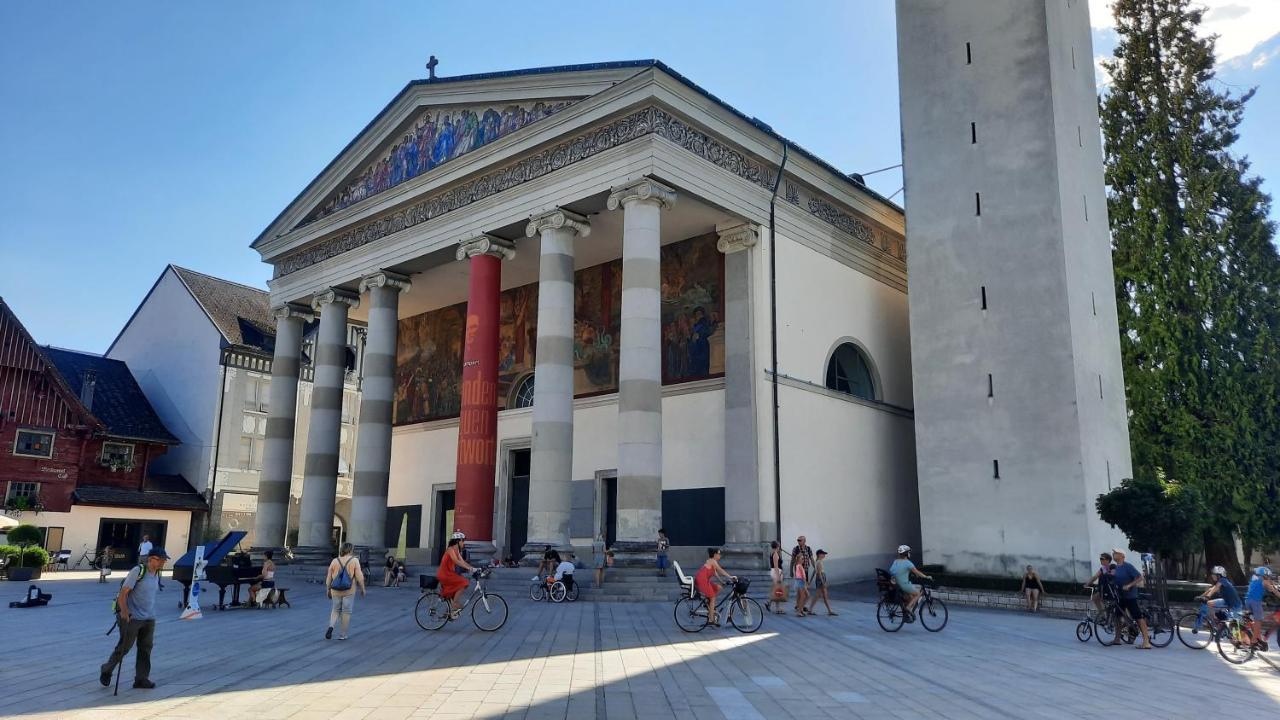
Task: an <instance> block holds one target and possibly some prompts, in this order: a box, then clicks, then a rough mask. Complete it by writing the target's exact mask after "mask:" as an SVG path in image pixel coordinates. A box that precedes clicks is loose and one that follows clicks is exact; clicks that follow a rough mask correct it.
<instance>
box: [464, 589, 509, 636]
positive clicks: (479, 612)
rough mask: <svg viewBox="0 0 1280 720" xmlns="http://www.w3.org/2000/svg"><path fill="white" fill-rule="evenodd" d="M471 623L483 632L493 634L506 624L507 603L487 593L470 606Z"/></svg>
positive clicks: (497, 596)
mask: <svg viewBox="0 0 1280 720" xmlns="http://www.w3.org/2000/svg"><path fill="white" fill-rule="evenodd" d="M471 622H473V623H475V624H476V627H478V628H480V629H481V630H484V631H485V632H493V631H494V630H497V629H498V628H500V627H502V626H503V625H505V624H506V623H507V601H506V600H503V599H502V596H501V595H495V594H494V593H491V592H487V593H485V594H484V595H483V596H481V597H480V598H478V599H477V600H476V601H475V602H473V603H472V604H471Z"/></svg>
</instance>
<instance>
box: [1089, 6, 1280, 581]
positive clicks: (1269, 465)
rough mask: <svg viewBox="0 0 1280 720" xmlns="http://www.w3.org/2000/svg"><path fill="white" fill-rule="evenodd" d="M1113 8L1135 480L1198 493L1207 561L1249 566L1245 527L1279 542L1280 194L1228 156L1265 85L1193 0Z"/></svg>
mask: <svg viewBox="0 0 1280 720" xmlns="http://www.w3.org/2000/svg"><path fill="white" fill-rule="evenodd" d="M1112 7H1113V11H1114V13H1115V17H1116V31H1117V34H1118V36H1119V41H1118V43H1117V45H1116V50H1115V57H1114V58H1113V59H1111V60H1109V61H1105V62H1104V63H1103V66H1104V68H1105V69H1106V70H1107V72H1108V73H1109V74H1110V76H1111V85H1110V87H1109V88H1108V89H1107V91H1106V92H1105V93H1104V95H1103V96H1102V98H1101V101H1100V115H1101V120H1102V128H1103V134H1104V137H1105V148H1106V180H1107V185H1108V188H1109V190H1108V192H1109V196H1108V210H1109V212H1110V216H1111V227H1112V249H1113V259H1114V263H1115V278H1116V300H1117V307H1118V312H1119V320H1120V335H1121V338H1120V339H1121V352H1122V356H1123V361H1124V370H1125V389H1126V393H1127V398H1128V404H1129V412H1130V437H1131V440H1132V450H1133V467H1134V476H1135V480H1137V481H1142V482H1146V483H1150V482H1160V479H1161V478H1165V477H1168V478H1178V481H1179V483H1180V485H1183V486H1185V487H1187V488H1190V489H1194V490H1195V491H1196V493H1197V495H1198V497H1199V498H1200V499H1201V500H1202V501H1203V504H1204V508H1205V511H1206V513H1207V518H1206V522H1205V523H1203V525H1202V533H1203V544H1204V550H1205V554H1206V557H1207V559H1208V560H1209V561H1210V562H1211V563H1213V564H1222V565H1225V566H1227V567H1228V568H1231V569H1232V570H1233V571H1234V573H1233V574H1235V575H1237V576H1239V574H1240V570H1239V565H1238V563H1237V562H1236V559H1235V552H1234V541H1233V534H1237V533H1238V534H1240V535H1241V537H1242V538H1244V540H1245V542H1246V543H1250V544H1252V545H1256V546H1261V545H1264V544H1269V543H1274V535H1271V533H1274V531H1275V529H1276V528H1275V527H1274V525H1272V526H1271V527H1268V526H1267V524H1266V523H1265V522H1263V521H1262V518H1263V517H1264V514H1265V513H1266V512H1267V511H1268V510H1270V511H1271V513H1272V514H1274V510H1275V507H1276V499H1275V498H1276V477H1277V468H1280V463H1278V462H1277V446H1278V445H1280V422H1278V420H1277V419H1278V417H1280V412H1278V411H1277V400H1276V390H1277V387H1278V386H1280V384H1278V382H1277V380H1278V379H1280V351H1278V349H1277V338H1276V336H1275V334H1274V333H1275V332H1276V328H1277V327H1280V326H1277V324H1276V323H1277V320H1280V302H1278V301H1277V292H1278V290H1280V260H1278V259H1277V256H1276V250H1275V247H1274V245H1273V244H1272V242H1271V240H1272V237H1273V235H1274V226H1273V225H1272V224H1271V223H1270V222H1269V221H1268V220H1267V217H1268V212H1269V209H1270V198H1268V197H1267V196H1266V195H1265V194H1264V193H1262V192H1261V190H1260V189H1259V186H1260V181H1259V180H1258V179H1257V178H1256V177H1251V176H1250V175H1249V164H1248V161H1247V160H1246V159H1244V158H1237V157H1235V156H1234V155H1232V153H1231V146H1232V145H1233V143H1235V141H1236V139H1237V137H1238V133H1237V128H1238V127H1239V125H1240V122H1241V119H1242V117H1243V113H1244V107H1245V104H1246V103H1247V102H1248V100H1249V98H1250V97H1252V95H1253V91H1252V90H1250V91H1247V92H1244V93H1242V94H1240V95H1233V94H1232V93H1230V92H1228V91H1226V90H1224V89H1221V88H1220V87H1219V86H1218V85H1217V84H1215V82H1214V39H1213V38H1211V37H1210V38H1202V37H1199V36H1198V29H1199V26H1200V22H1201V18H1202V15H1203V10H1201V9H1199V8H1197V7H1195V6H1192V5H1191V3H1190V0H1116V2H1115V3H1114V4H1113V6H1112ZM1122 527H1123V526H1122ZM1269 536H1270V537H1269Z"/></svg>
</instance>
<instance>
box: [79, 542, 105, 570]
mask: <svg viewBox="0 0 1280 720" xmlns="http://www.w3.org/2000/svg"><path fill="white" fill-rule="evenodd" d="M80 549H81V550H84V553H82V554H81V555H80V559H79V560H76V564H75V565H73V566H71V569H72V570H79V569H80V563H82V562H84V561H86V560H88V561H89V567H91V568H93V569H94V570H101V569H102V560H103V557H102V556H103V553H102V552H98V553H97V554H96V555H95V554H90V553H89V546H88V545H81V546H80Z"/></svg>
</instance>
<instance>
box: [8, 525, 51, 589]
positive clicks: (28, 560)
mask: <svg viewBox="0 0 1280 720" xmlns="http://www.w3.org/2000/svg"><path fill="white" fill-rule="evenodd" d="M8 535H9V542H11V543H13V545H5V546H3V547H0V554H3V555H6V556H8V557H9V573H8V575H9V579H10V580H18V581H21V582H27V581H30V580H35V579H36V578H38V577H40V571H41V569H43V568H44V566H45V565H48V564H49V553H47V552H45V549H44V548H42V547H40V546H39V543H40V528H37V527H36V526H35V525H19V526H18V527H16V528H13V529H12V530H10V531H9V533H8ZM15 563H16V564H17V567H14V564H15Z"/></svg>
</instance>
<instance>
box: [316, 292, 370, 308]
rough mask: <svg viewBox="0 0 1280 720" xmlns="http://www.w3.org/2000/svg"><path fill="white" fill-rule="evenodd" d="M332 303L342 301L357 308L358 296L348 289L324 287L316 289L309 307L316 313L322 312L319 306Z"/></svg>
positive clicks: (358, 303) (358, 305) (358, 304)
mask: <svg viewBox="0 0 1280 720" xmlns="http://www.w3.org/2000/svg"><path fill="white" fill-rule="evenodd" d="M334 303H342V304H344V305H349V306H351V307H353V308H358V307H360V296H359V295H357V294H355V293H353V292H351V291H350V290H343V289H341V288H325V289H324V290H320V291H317V292H316V294H315V295H314V296H312V298H311V309H312V310H315V311H316V312H318V313H323V312H324V311H323V310H322V309H321V308H323V307H324V306H325V305H332V304H334Z"/></svg>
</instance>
